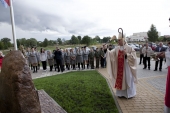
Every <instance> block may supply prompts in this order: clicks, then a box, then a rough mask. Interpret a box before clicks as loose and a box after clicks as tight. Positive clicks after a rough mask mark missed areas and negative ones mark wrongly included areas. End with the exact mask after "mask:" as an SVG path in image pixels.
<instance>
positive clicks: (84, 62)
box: [25, 45, 112, 73]
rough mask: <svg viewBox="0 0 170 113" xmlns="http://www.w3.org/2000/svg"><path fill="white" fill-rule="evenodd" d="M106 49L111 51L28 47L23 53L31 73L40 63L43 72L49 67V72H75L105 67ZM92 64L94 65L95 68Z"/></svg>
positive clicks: (36, 69) (35, 70) (83, 48)
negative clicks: (51, 49)
mask: <svg viewBox="0 0 170 113" xmlns="http://www.w3.org/2000/svg"><path fill="white" fill-rule="evenodd" d="M107 49H109V50H111V49H112V46H106V45H103V46H102V47H101V48H96V50H94V49H93V48H91V49H90V50H87V49H86V46H83V47H79V48H71V49H61V48H58V47H56V50H53V51H50V50H45V49H44V48H41V49H40V51H38V50H37V48H36V47H32V48H29V47H28V48H27V49H26V52H25V57H26V59H27V64H28V65H29V66H30V68H31V70H33V73H36V72H38V70H39V69H40V63H41V64H42V67H43V70H44V71H47V66H49V67H50V70H49V71H53V70H55V71H58V72H63V71H65V70H71V69H72V70H76V69H77V68H78V69H79V70H81V69H82V70H83V69H89V68H91V69H95V68H99V67H101V68H105V67H106V52H107ZM94 61H95V62H94ZM94 63H96V65H95V66H94Z"/></svg>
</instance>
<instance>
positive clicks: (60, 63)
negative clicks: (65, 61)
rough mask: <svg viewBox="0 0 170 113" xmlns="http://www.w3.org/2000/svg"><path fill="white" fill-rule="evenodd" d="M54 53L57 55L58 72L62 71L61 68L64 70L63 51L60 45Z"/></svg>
mask: <svg viewBox="0 0 170 113" xmlns="http://www.w3.org/2000/svg"><path fill="white" fill-rule="evenodd" d="M54 55H55V60H56V64H57V68H58V72H60V70H61V72H63V71H64V69H63V67H62V52H61V51H60V49H59V48H58V47H56V51H55V52H54Z"/></svg>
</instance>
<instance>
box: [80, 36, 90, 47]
mask: <svg viewBox="0 0 170 113" xmlns="http://www.w3.org/2000/svg"><path fill="white" fill-rule="evenodd" d="M90 41H91V37H89V36H88V35H86V36H84V37H83V39H82V41H81V42H82V44H86V45H87V46H89V45H90Z"/></svg>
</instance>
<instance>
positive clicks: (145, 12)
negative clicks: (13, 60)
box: [0, 0, 170, 41]
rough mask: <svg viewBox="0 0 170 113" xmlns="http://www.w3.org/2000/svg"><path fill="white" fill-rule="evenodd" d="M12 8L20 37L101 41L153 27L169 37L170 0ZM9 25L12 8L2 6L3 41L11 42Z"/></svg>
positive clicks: (67, 1)
mask: <svg viewBox="0 0 170 113" xmlns="http://www.w3.org/2000/svg"><path fill="white" fill-rule="evenodd" d="M13 7H14V15H15V24H16V36H17V38H31V37H33V38H36V39H37V40H39V41H43V40H44V38H48V39H51V40H56V39H57V38H58V37H60V38H64V39H66V40H67V39H70V37H71V36H72V35H76V36H77V35H81V36H84V35H89V36H91V37H95V36H96V35H98V36H100V37H101V38H102V37H103V36H113V35H117V34H118V33H117V29H118V28H119V27H122V28H123V30H124V32H125V33H126V36H129V35H132V34H133V33H135V32H146V31H148V30H149V28H150V26H151V24H154V25H155V26H156V28H157V30H158V31H159V32H161V35H168V34H169V35H170V27H169V25H170V23H169V20H168V19H169V17H170V1H169V0H14V3H13ZM10 22H11V21H10V10H9V8H4V7H3V5H2V4H1V3H0V38H3V37H9V38H11V39H12V31H11V23H10Z"/></svg>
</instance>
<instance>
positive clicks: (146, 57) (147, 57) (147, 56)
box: [139, 42, 170, 71]
mask: <svg viewBox="0 0 170 113" xmlns="http://www.w3.org/2000/svg"><path fill="white" fill-rule="evenodd" d="M169 46H170V45H169V44H168V48H169ZM167 50H168V49H167V48H165V47H163V43H162V42H160V43H159V46H157V47H156V49H155V50H154V51H153V50H152V48H151V47H149V45H148V43H146V44H143V45H142V47H141V48H140V62H139V65H140V64H142V63H143V65H144V68H143V69H147V68H148V70H150V66H151V63H150V62H151V59H152V58H153V59H154V60H155V68H154V71H157V70H158V69H159V71H162V64H163V61H166V59H165V58H164V57H163V56H162V55H163V54H162V53H164V52H165V51H167ZM153 55H154V56H153ZM142 60H143V61H142ZM158 65H159V66H158Z"/></svg>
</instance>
